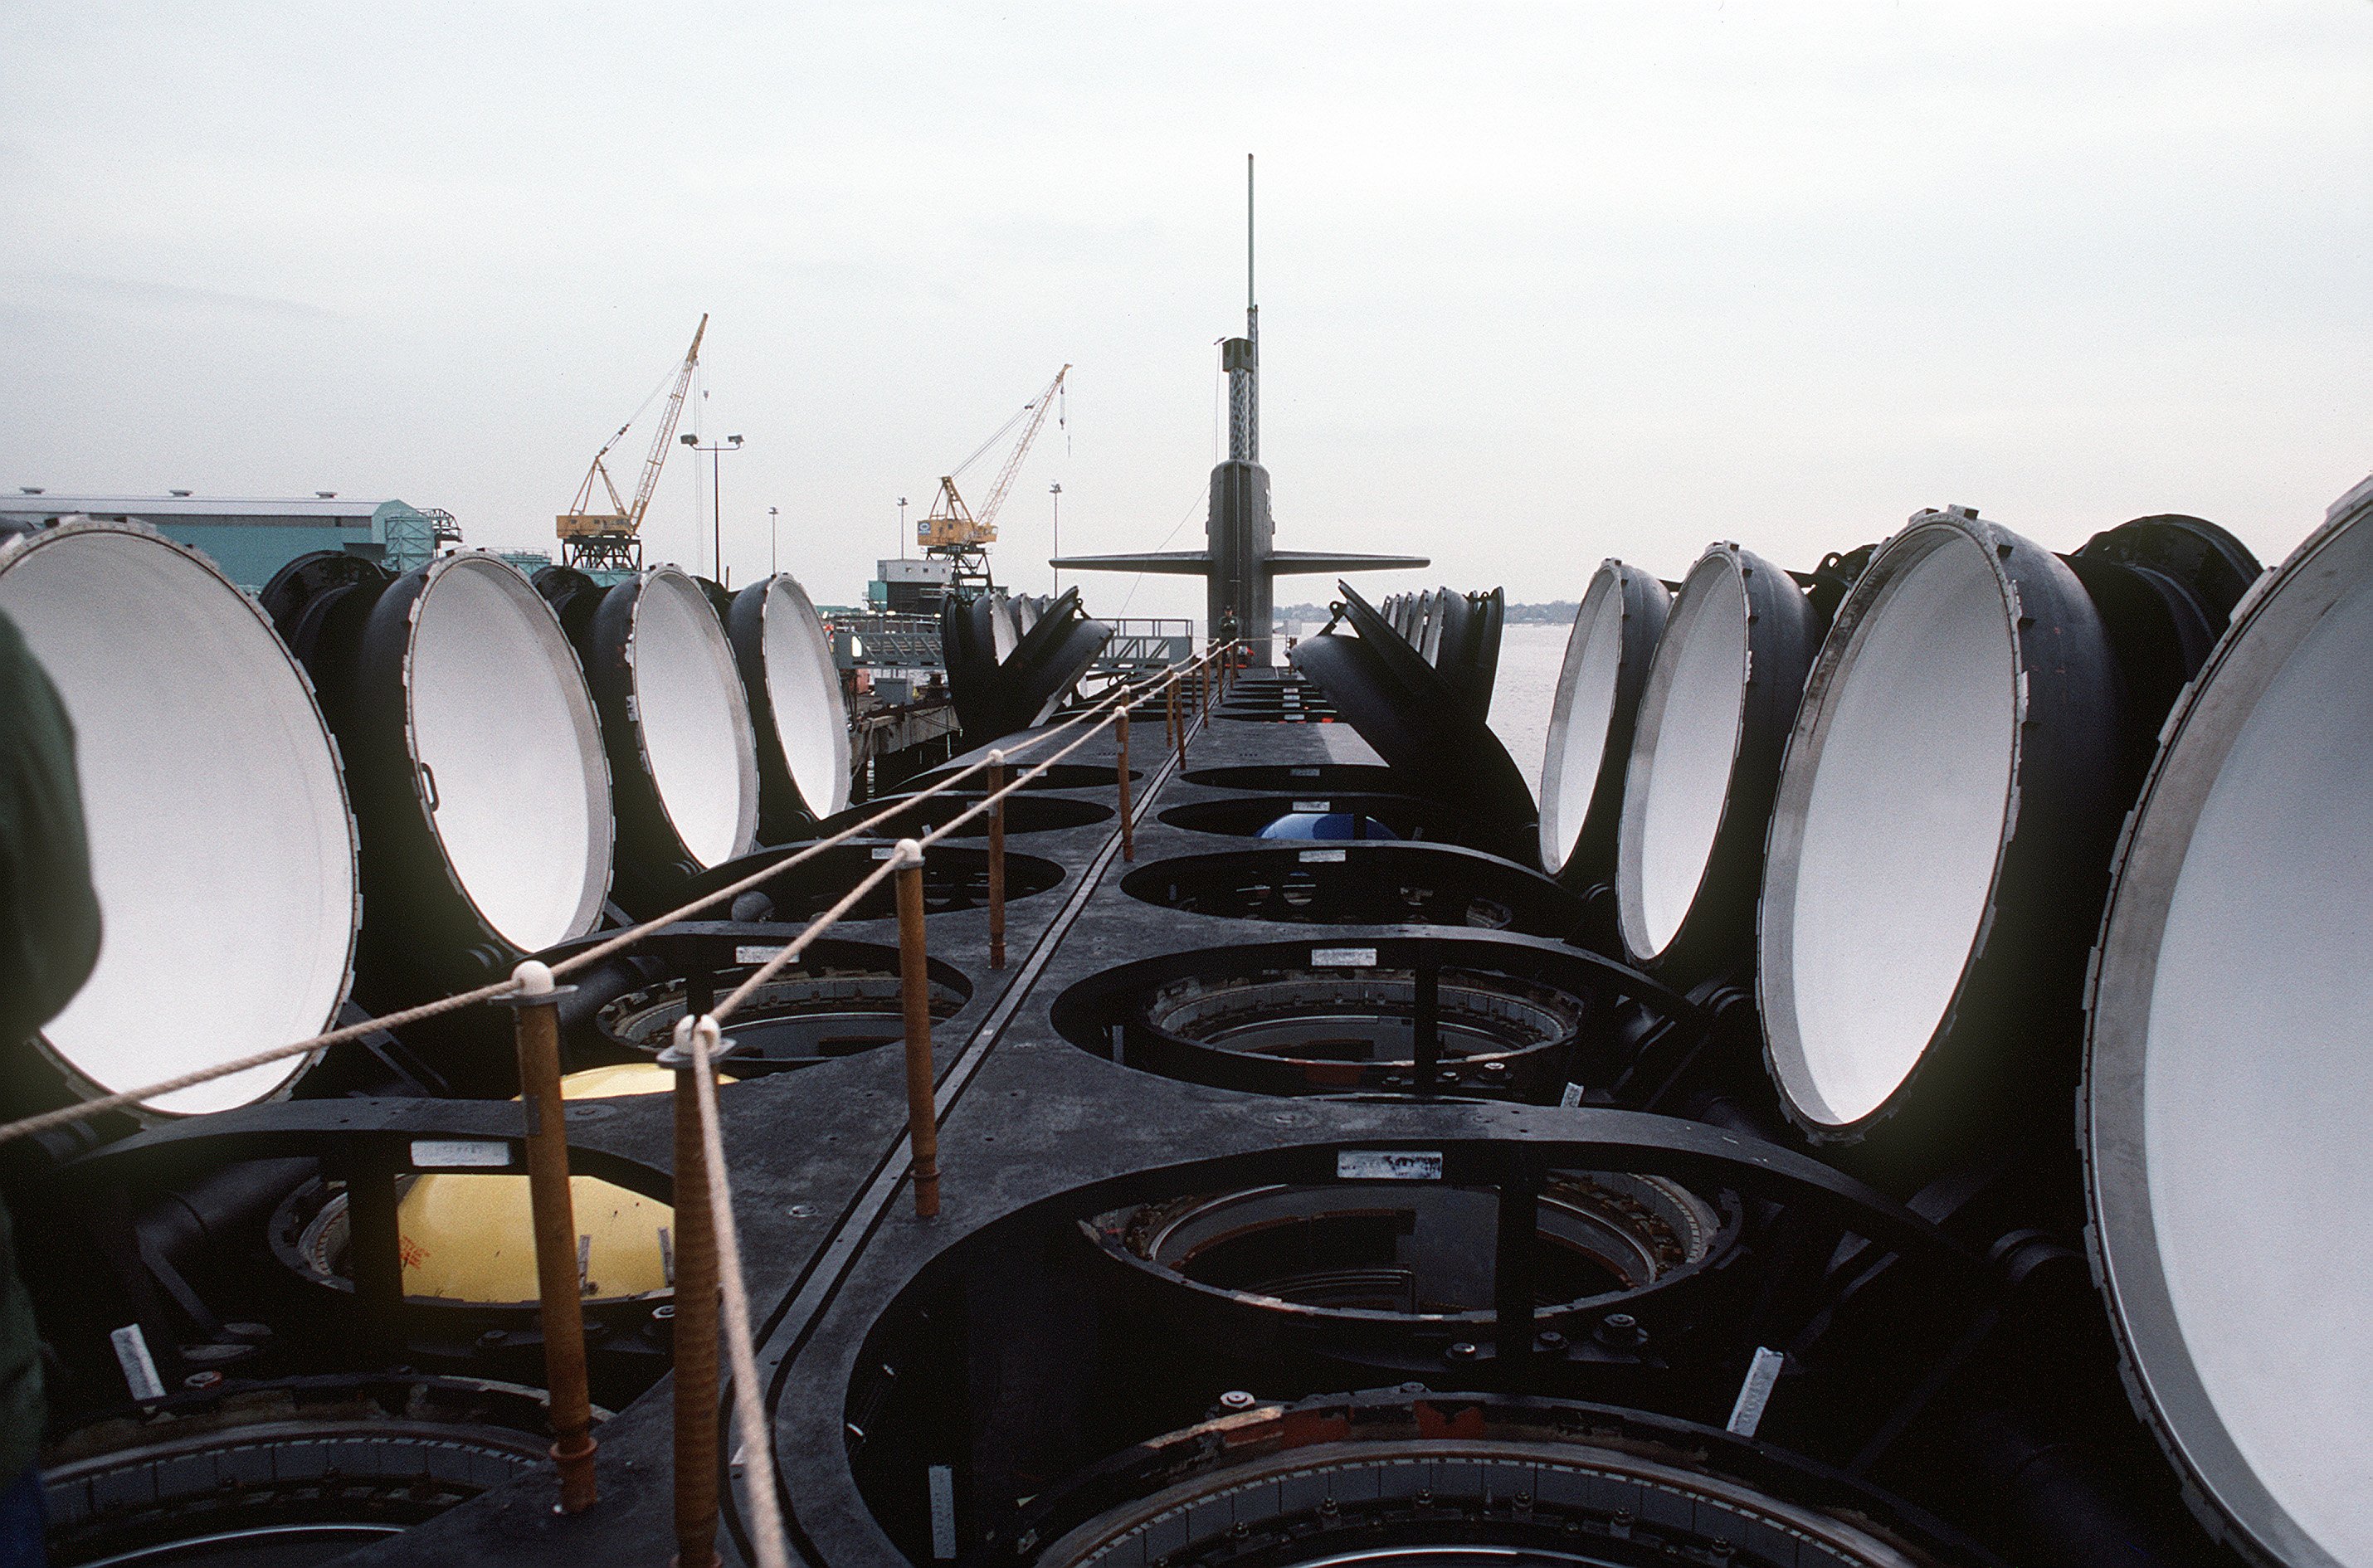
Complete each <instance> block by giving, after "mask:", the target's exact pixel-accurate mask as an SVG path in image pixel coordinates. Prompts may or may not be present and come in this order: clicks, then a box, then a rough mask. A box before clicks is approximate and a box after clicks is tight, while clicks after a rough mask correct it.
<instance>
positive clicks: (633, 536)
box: [555, 311, 708, 571]
mask: <svg viewBox="0 0 2373 1568" xmlns="http://www.w3.org/2000/svg"><path fill="white" fill-rule="evenodd" d="M707 331H708V314H707V311H703V312H702V313H701V317H700V325H699V326H697V327H696V328H694V329H693V333H692V346H691V347H690V348H688V349H686V350H684V365H683V367H682V368H681V369H678V370H677V371H676V376H675V386H674V388H673V389H672V391H670V392H669V393H668V400H667V408H666V410H665V411H664V412H663V413H662V414H661V415H660V428H659V434H658V435H656V436H654V437H652V438H651V451H650V455H649V456H648V457H646V458H644V459H643V474H642V478H641V480H640V481H639V482H637V485H636V486H635V502H634V505H632V506H628V505H627V504H626V503H625V500H624V499H622V498H621V497H619V495H618V486H615V485H614V484H612V483H611V482H610V471H609V469H608V468H606V467H604V466H603V465H602V459H603V458H605V457H607V456H609V455H610V449H611V448H612V447H614V446H616V445H617V444H618V443H619V442H620V441H621V440H623V439H625V435H626V432H627V431H628V430H631V429H633V428H634V426H635V419H639V418H641V417H642V413H643V410H642V409H641V408H638V409H637V410H635V418H634V419H628V420H627V421H626V422H625V424H624V425H621V426H619V427H618V433H617V434H616V435H614V436H612V437H611V438H610V439H608V440H606V441H604V442H602V450H601V451H597V452H595V453H594V454H593V466H592V467H590V468H589V469H587V470H586V471H585V482H584V483H583V484H581V485H579V486H577V499H575V500H574V501H572V502H570V503H569V506H568V509H567V511H565V512H562V513H561V514H560V515H559V517H558V518H557V519H555V522H556V523H557V525H558V526H557V527H556V529H555V532H557V533H558V534H559V535H560V544H561V559H562V560H563V561H564V562H565V563H566V564H567V565H569V566H572V567H579V568H586V569H588V570H595V571H599V570H614V571H636V570H639V569H640V568H641V567H642V564H643V541H642V527H643V513H644V512H645V511H647V510H648V509H649V507H650V504H651V494H652V492H653V491H655V490H657V489H658V488H659V484H660V464H661V463H663V462H667V454H668V448H669V447H670V446H672V444H674V439H675V427H676V421H677V420H679V419H681V418H683V417H684V394H685V393H686V392H690V391H691V390H692V372H693V369H694V367H695V366H696V365H698V364H699V363H700V340H701V338H702V336H703V335H704V334H706V333H707ZM649 406H650V404H649V400H646V401H645V403H644V404H643V407H644V408H648V407H649ZM595 480H599V481H601V484H602V489H603V490H604V491H606V492H608V494H609V497H610V509H609V510H608V511H595V510H593V509H592V507H593V484H594V481H595Z"/></svg>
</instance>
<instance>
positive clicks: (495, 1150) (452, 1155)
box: [412, 1138, 511, 1171]
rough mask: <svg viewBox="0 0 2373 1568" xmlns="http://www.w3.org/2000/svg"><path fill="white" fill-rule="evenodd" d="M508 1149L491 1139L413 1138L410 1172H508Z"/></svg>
mask: <svg viewBox="0 0 2373 1568" xmlns="http://www.w3.org/2000/svg"><path fill="white" fill-rule="evenodd" d="M510 1164H511V1146H510V1145H509V1144H508V1143H505V1142H503V1141H501V1140H499V1139H494V1138H415V1139H414V1140H413V1141H412V1168H413V1169H414V1170H415V1171H471V1170H482V1171H483V1170H491V1171H505V1170H509V1169H510Z"/></svg>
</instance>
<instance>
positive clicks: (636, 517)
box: [627, 310, 708, 529]
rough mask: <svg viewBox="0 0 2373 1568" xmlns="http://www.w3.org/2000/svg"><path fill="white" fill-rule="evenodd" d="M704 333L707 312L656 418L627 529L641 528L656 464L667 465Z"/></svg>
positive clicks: (655, 477)
mask: <svg viewBox="0 0 2373 1568" xmlns="http://www.w3.org/2000/svg"><path fill="white" fill-rule="evenodd" d="M707 333H708V312H707V311H706V310H703V311H702V312H701V313H700V325H698V326H696V327H695V328H693V329H692V346H691V347H690V348H687V349H685V350H684V369H680V370H678V371H677V372H676V375H675V390H674V391H672V392H669V393H668V403H667V412H666V413H665V414H663V415H660V428H659V434H657V435H656V436H653V437H652V438H651V451H650V455H649V457H646V458H645V459H643V477H642V482H641V483H640V484H638V485H637V486H635V509H634V512H633V513H632V515H631V518H630V521H628V523H627V526H628V527H630V528H637V529H639V528H640V527H642V526H643V513H644V512H645V511H646V510H648V509H649V507H650V504H651V494H652V492H653V491H655V490H657V489H658V488H659V485H660V464H661V463H663V462H666V461H667V454H668V449H669V448H670V447H672V446H673V445H674V444H675V427H676V422H677V421H678V420H680V419H682V418H683V417H684V394H685V393H686V392H690V391H691V390H692V372H693V370H694V369H695V368H696V367H697V366H698V365H699V363H700V340H701V339H702V338H703V337H704V336H706V335H707Z"/></svg>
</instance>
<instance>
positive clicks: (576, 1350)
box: [505, 958, 595, 1514]
mask: <svg viewBox="0 0 2373 1568" xmlns="http://www.w3.org/2000/svg"><path fill="white" fill-rule="evenodd" d="M511 978H512V979H513V980H515V981H517V982H518V983H519V988H520V989H519V990H518V992H517V993H516V994H515V995H513V996H511V997H509V998H506V999H505V1000H506V1001H507V1002H508V1003H509V1006H510V1008H511V1017H512V1021H513V1024H514V1029H515V1033H516V1035H517V1038H518V1044H519V1075H520V1105H521V1107H522V1110H523V1114H524V1115H525V1117H526V1118H527V1188H528V1202H529V1205H530V1209H531V1211H532V1214H533V1216H534V1222H535V1281H536V1295H537V1310H538V1313H539V1316H540V1318H541V1321H542V1324H543V1328H544V1387H545V1388H546V1389H547V1390H548V1398H549V1400H550V1409H551V1414H552V1439H553V1441H552V1457H553V1460H554V1462H555V1463H556V1464H558V1465H559V1467H560V1512H561V1513H563V1514H582V1513H583V1512H585V1510H587V1509H588V1508H590V1507H592V1506H593V1500H594V1496H595V1492H594V1482H593V1450H594V1446H595V1445H594V1442H593V1436H592V1431H593V1402H592V1396H591V1394H590V1390H589V1388H588V1386H587V1383H586V1377H585V1306H584V1298H583V1280H582V1277H581V1276H580V1275H579V1272H578V1268H577V1215H576V1211H575V1207H574V1205H573V1204H572V1203H571V1202H570V1195H569V1190H568V1124H567V1115H566V1107H565V1106H564V1103H563V1101H562V1099H561V1095H560V1010H559V1009H558V1007H556V1006H555V1002H556V1001H557V1000H558V999H559V997H560V995H561V988H559V987H556V986H555V985H554V984H553V983H552V970H551V969H550V968H549V967H547V966H546V965H543V964H540V963H538V962H536V961H535V960H534V959H532V958H531V959H528V960H527V961H526V962H524V963H522V964H521V965H519V967H518V968H516V969H514V970H512V971H511Z"/></svg>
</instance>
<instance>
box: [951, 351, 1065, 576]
mask: <svg viewBox="0 0 2373 1568" xmlns="http://www.w3.org/2000/svg"><path fill="white" fill-rule="evenodd" d="M1070 373H1071V368H1070V366H1069V365H1066V366H1064V367H1063V368H1062V369H1059V370H1058V371H1056V372H1055V379H1054V380H1051V381H1049V382H1047V383H1046V391H1045V392H1040V393H1039V394H1038V397H1037V400H1036V403H1035V405H1034V408H1035V412H1033V413H1032V415H1030V427H1029V428H1027V429H1025V430H1023V432H1022V439H1020V440H1018V441H1016V442H1014V443H1013V451H1012V452H1011V455H1009V456H1008V457H1007V458H1006V460H1005V466H1004V467H1003V468H1000V469H999V470H998V471H997V483H996V484H994V485H991V486H989V487H988V499H987V500H985V501H983V502H981V504H980V509H978V510H977V511H976V512H974V513H973V514H972V515H973V519H974V521H976V523H978V524H979V526H980V527H981V528H983V529H985V530H987V531H988V537H990V538H991V539H994V538H996V537H997V512H998V509H999V507H1002V506H1003V505H1005V493H1006V492H1007V491H1008V490H1011V489H1012V488H1013V476H1014V475H1015V474H1019V473H1021V472H1022V460H1023V458H1025V457H1027V456H1029V455H1030V443H1031V442H1033V441H1035V440H1036V439H1038V427H1040V426H1041V425H1044V424H1045V423H1046V411H1047V410H1048V409H1049V408H1052V407H1053V406H1055V394H1056V393H1057V392H1061V391H1062V390H1063V378H1064V377H1066V376H1068V375H1070Z"/></svg>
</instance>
